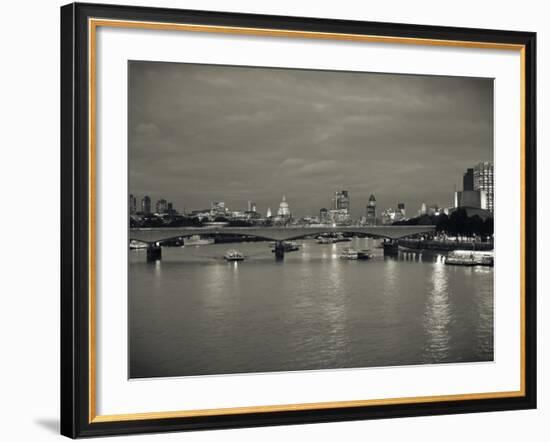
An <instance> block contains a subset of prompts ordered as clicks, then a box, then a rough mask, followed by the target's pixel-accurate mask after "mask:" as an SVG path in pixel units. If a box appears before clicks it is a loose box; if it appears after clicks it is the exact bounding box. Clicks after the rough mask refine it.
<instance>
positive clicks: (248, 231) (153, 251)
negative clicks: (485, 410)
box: [129, 226, 435, 260]
mask: <svg viewBox="0 0 550 442" xmlns="http://www.w3.org/2000/svg"><path fill="white" fill-rule="evenodd" d="M434 231H435V226H335V227H333V226H323V227H298V226H292V227H284V226H280V227H225V226H224V227H219V226H215V227H167V228H144V229H143V228H142V229H140V228H137V229H130V235H129V239H130V240H134V241H140V242H143V243H146V244H147V259H148V260H158V259H160V258H161V254H162V252H161V246H162V244H163V243H164V242H167V241H170V240H174V239H177V238H185V237H190V236H194V235H207V236H215V235H227V236H242V237H254V238H260V239H264V240H267V241H275V242H276V246H275V250H276V257H278V258H281V257H282V256H283V255H284V247H283V246H282V243H283V241H291V240H295V239H301V238H307V237H315V236H319V235H326V234H336V233H348V234H354V235H365V236H369V237H373V238H382V239H384V240H385V241H386V242H387V243H388V244H394V242H395V241H396V240H398V239H402V238H406V237H409V236H414V235H420V234H424V233H432V232H434Z"/></svg>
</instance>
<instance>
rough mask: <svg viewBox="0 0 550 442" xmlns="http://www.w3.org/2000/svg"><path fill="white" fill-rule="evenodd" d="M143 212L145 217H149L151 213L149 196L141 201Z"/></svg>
mask: <svg viewBox="0 0 550 442" xmlns="http://www.w3.org/2000/svg"><path fill="white" fill-rule="evenodd" d="M141 212H142V213H143V214H144V215H149V214H150V213H151V198H149V196H147V195H145V196H144V197H143V198H142V199H141Z"/></svg>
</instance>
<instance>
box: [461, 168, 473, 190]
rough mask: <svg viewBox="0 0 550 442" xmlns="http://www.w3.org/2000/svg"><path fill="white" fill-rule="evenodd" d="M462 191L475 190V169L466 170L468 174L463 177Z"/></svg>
mask: <svg viewBox="0 0 550 442" xmlns="http://www.w3.org/2000/svg"><path fill="white" fill-rule="evenodd" d="M462 190H464V191H471V190H474V169H467V170H466V173H465V174H464V176H463V177H462Z"/></svg>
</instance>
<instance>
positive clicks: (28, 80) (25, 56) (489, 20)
mask: <svg viewBox="0 0 550 442" xmlns="http://www.w3.org/2000/svg"><path fill="white" fill-rule="evenodd" d="M113 1H114V0H113ZM121 1H122V2H123V3H125V4H133V5H150V6H159V7H180V8H189V9H208V10H221V11H224V10H225V11H235V12H255V13H265V14H279V15H298V16H313V17H327V18H341V19H357V20H373V21H389V22H402V23H421V24H432V25H446V26H467V27H483V28H500V29H512V30H525V31H536V32H538V57H539V60H538V126H539V129H538V145H539V158H538V169H539V191H538V193H539V195H538V199H539V226H540V227H542V224H543V219H546V220H548V219H549V218H550V210H549V208H548V204H546V205H545V206H543V199H544V195H545V191H544V189H545V188H546V187H548V186H549V185H550V178H548V177H549V176H550V175H547V176H546V177H544V176H543V170H544V164H546V163H548V151H547V150H545V149H544V148H543V147H544V146H545V145H546V144H547V141H548V140H547V138H548V136H547V132H546V130H545V129H546V127H544V126H545V122H547V109H546V105H547V104H548V103H549V102H550V97H549V92H548V88H547V85H546V82H547V81H548V80H547V79H548V77H549V74H550V73H549V67H550V63H549V61H548V58H547V54H548V53H549V48H550V31H549V30H548V26H549V25H550V14H549V12H548V7H547V6H546V4H545V3H546V2H542V1H535V0H529V1H527V0H526V1H522V2H518V1H514V2H510V1H505V0H500V1H497V0H487V1H483V2H481V1H479V0H477V1H472V0H462V1H460V2H442V1H436V0H434V1H432V0H426V1H423V0H416V1H407V0H394V1H392V2H389V1H388V2H368V3H367V2H357V1H352V0H340V1H338V2H334V1H320V0H318V1H315V2H308V1H305V0H303V1H301V2H299V1H296V0H294V1H292V0H278V1H276V2H275V1H270V2H258V1H252V0H232V1H231V2H227V1H223V0H202V1H199V0H188V1H185V0H179V1H167V0H163V1H160V0H145V1H131V0H121ZM61 4H63V2H61V1H58V0H42V1H38V0H27V1H20V2H16V1H12V2H9V3H7V2H5V3H4V4H3V5H2V19H3V20H2V25H1V26H0V32H1V39H0V49H1V51H0V54H1V58H0V63H1V68H0V115H1V119H0V121H1V128H2V130H1V131H0V155H1V160H0V198H1V207H2V209H3V210H2V211H1V212H0V232H1V235H0V238H1V239H2V244H1V247H0V282H1V285H0V287H1V290H0V299H1V301H2V304H1V308H0V343H1V345H2V347H1V353H0V354H1V357H0V361H1V362H0V398H1V399H0V409H1V416H2V418H3V419H2V420H1V422H0V439H2V440H7V441H19V440H25V441H43V440H55V439H58V438H60V436H59V435H58V422H59V419H58V409H59V397H58V396H59V381H58V378H59V376H58V371H59V362H58V361H59V344H58V341H59V264H58V262H59V178H58V177H59V6H60V5H61ZM545 55H546V57H545ZM545 215H546V216H545ZM38 217H40V219H38ZM538 246H539V251H540V253H539V290H538V292H539V304H538V307H539V331H538V333H539V409H538V410H533V411H515V412H500V413H482V414H472V415H459V416H437V417H427V418H407V419H391V420H378V421H365V422H349V423H334V424H316V425H301V426H287V427H268V428H255V429H245V430H224V431H209V432H197V433H186V434H182V433H174V434H163V435H154V436H133V437H125V439H124V440H128V441H132V440H136V441H137V440H140V441H146V440H156V441H164V440H166V441H169V440H186V441H214V440H224V441H258V440H262V441H271V440H273V441H279V440H285V439H286V440H321V441H324V440H327V441H332V440H365V439H366V438H369V439H371V440H385V441H394V440H395V441H400V440H403V439H405V440H413V441H415V440H419V441H423V442H428V441H437V442H439V441H441V440H442V439H443V440H445V441H447V442H451V441H464V440H499V441H508V440H509V441H512V440H521V439H532V440H541V441H542V440H547V438H548V434H550V387H549V382H548V377H547V375H546V373H547V372H548V367H549V362H550V361H549V358H550V350H549V348H550V346H549V345H548V344H547V341H546V340H547V338H548V337H549V336H550V321H545V320H544V318H543V316H544V314H545V313H546V312H547V311H548V310H549V309H550V302H549V301H548V300H547V299H545V295H546V293H545V292H546V290H545V289H546V286H547V281H543V277H542V276H543V275H542V274H543V271H544V270H543V269H544V268H545V264H546V262H547V259H545V256H544V254H543V253H542V251H543V250H546V249H547V248H548V247H550V242H549V240H548V233H547V232H545V231H544V229H542V228H540V229H539V241H538ZM544 246H546V247H544ZM545 261H546V262H545Z"/></svg>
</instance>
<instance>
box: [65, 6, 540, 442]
mask: <svg viewBox="0 0 550 442" xmlns="http://www.w3.org/2000/svg"><path fill="white" fill-rule="evenodd" d="M312 15H314V11H312ZM535 44H536V36H535V34H534V33H530V32H512V31H503V30H487V29H466V28H448V27H434V26H423V25H408V24H407V25H405V24H392V23H374V22H357V21H341V20H327V19H315V18H300V17H282V16H262V15H248V14H234V13H224V12H205V11H191V10H175V9H156V8H143V7H126V6H114V5H93V4H70V5H67V6H63V7H62V8H61V151H62V152H61V199H62V230H61V272H62V273H61V432H62V434H64V435H66V436H69V437H72V438H76V437H84V436H103V435H114V434H128V433H141V432H162V431H180V430H198V429H214V428H237V427H248V426H260V425H281V424H296V423H313V422H329V421H342V420H355V419H373V418H388V417H401V416H421V415H434V414H450V413H470V412H481V411H496V410H513V409H527V408H535V407H536V354H535V348H536V345H535V343H536V299H535V294H536V287H535V280H536V278H535V271H536V219H535V214H536V207H535V203H536V176H535V171H536V167H535V165H536V163H535V161H536V157H535V153H536V152H535V133H536V131H535V121H536V118H535V110H536V108H535V53H536V48H535Z"/></svg>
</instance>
